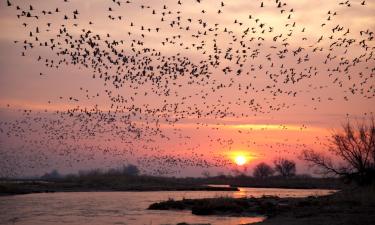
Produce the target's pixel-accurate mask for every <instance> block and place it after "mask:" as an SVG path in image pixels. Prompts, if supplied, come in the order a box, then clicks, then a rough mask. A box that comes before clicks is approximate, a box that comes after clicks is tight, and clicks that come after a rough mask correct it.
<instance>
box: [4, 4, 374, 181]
mask: <svg viewBox="0 0 375 225" xmlns="http://www.w3.org/2000/svg"><path fill="white" fill-rule="evenodd" d="M117 2H119V3H117ZM279 2H280V4H279ZM8 5H9V6H8ZM30 5H31V6H30ZM17 7H18V8H19V9H18V8H17ZM56 9H58V10H56ZM76 10H77V11H76ZM49 11H50V12H51V13H48V12H49ZM374 12H375V1H374V0H370V1H365V2H364V1H359V0H358V1H355V0H351V1H348V2H346V3H345V1H335V0H332V1H323V0H316V1H307V0H290V1H275V0H272V1H271V0H263V1H246V0H238V1H225V0H224V1H223V2H222V1H214V0H201V1H200V3H199V2H197V1H195V0H194V1H193V0H191V1H187V0H180V1H178V0H168V1H135V0H131V1H125V0H119V1H115V2H113V1H110V0H90V1H79V0H68V1H67V2H64V1H63V0H55V1H43V0H34V1H21V0H19V1H16V0H9V1H8V2H7V1H2V2H0V28H1V32H0V129H1V130H0V164H1V165H2V166H1V167H2V168H0V170H1V171H0V176H30V175H40V174H43V173H44V172H46V171H50V170H52V169H55V168H56V169H58V170H59V171H61V172H62V173H71V172H77V171H78V170H81V169H89V168H102V169H108V168H113V167H117V166H120V165H122V164H124V163H133V164H136V165H138V166H139V167H140V168H141V169H142V172H144V173H149V174H161V175H176V176H200V175H201V173H202V171H209V172H211V173H212V174H216V173H218V172H224V173H228V172H231V171H233V170H239V171H242V172H246V173H249V174H251V169H252V168H253V166H255V165H256V164H257V163H259V162H267V163H270V164H271V163H272V161H273V160H274V159H276V158H277V157H285V158H290V159H293V160H296V161H297V162H298V164H297V169H298V172H300V173H311V172H312V171H310V170H308V168H307V166H306V165H305V163H304V162H302V161H300V160H299V156H300V154H301V151H302V150H304V149H315V150H320V151H326V149H327V138H328V137H329V136H330V135H331V134H332V132H333V131H334V130H338V129H340V126H341V125H342V124H343V123H345V122H346V121H347V120H348V119H352V120H353V121H360V120H361V119H363V118H365V117H367V116H369V115H371V114H372V113H373V112H374V111H375V101H374V96H375V78H374V76H375V60H374V59H375V53H374V49H375V45H374V33H373V32H374V28H375V22H374V21H375V14H374ZM28 13H29V15H28ZM17 15H18V16H17ZM35 16H37V17H35ZM74 16H75V17H76V19H74ZM88 31H89V32H88ZM98 37H100V38H98ZM93 43H94V44H93ZM96 44H97V45H96ZM95 50H96V51H95ZM151 67H152V68H151ZM29 110H31V111H29ZM236 154H237V155H238V154H240V155H244V156H245V157H247V159H248V160H247V162H246V163H245V164H244V165H242V166H238V165H236V164H235V163H234V160H233V157H234V155H236Z"/></svg>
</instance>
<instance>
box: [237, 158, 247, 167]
mask: <svg viewBox="0 0 375 225" xmlns="http://www.w3.org/2000/svg"><path fill="white" fill-rule="evenodd" d="M234 162H235V163H236V164H237V165H239V166H243V165H245V164H246V162H247V158H246V156H244V155H237V156H236V157H235V158H234Z"/></svg>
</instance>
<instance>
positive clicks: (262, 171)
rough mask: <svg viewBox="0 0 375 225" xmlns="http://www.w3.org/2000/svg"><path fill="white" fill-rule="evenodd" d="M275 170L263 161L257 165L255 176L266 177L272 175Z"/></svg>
mask: <svg viewBox="0 0 375 225" xmlns="http://www.w3.org/2000/svg"><path fill="white" fill-rule="evenodd" d="M274 172H275V171H274V170H273V169H272V167H271V166H269V165H268V164H266V163H264V162H262V163H259V164H258V165H256V166H255V168H254V172H253V176H254V177H256V178H266V177H269V176H272V174H273V173H274Z"/></svg>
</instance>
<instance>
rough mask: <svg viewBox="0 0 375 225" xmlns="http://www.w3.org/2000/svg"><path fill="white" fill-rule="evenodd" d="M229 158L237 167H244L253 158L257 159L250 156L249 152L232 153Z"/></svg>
mask: <svg viewBox="0 0 375 225" xmlns="http://www.w3.org/2000/svg"><path fill="white" fill-rule="evenodd" d="M229 158H230V159H231V160H232V162H233V163H234V164H236V165H237V166H243V165H245V164H247V163H249V161H250V160H251V159H253V158H255V156H254V155H252V154H250V152H248V151H242V150H241V151H232V152H230V153H229Z"/></svg>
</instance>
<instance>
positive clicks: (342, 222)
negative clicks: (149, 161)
mask: <svg viewBox="0 0 375 225" xmlns="http://www.w3.org/2000/svg"><path fill="white" fill-rule="evenodd" d="M149 209H153V210H171V209H173V210H191V211H192V213H193V214H196V215H229V216H246V215H248V216H251V215H262V216H266V217H267V219H266V220H265V221H263V222H260V223H259V225H276V224H277V225H284V224H285V225H297V224H306V225H326V224H330V225H352V224H353V225H362V224H375V187H374V186H371V187H366V188H363V187H362V188H358V187H357V188H351V189H346V190H344V191H340V192H337V193H335V194H332V195H329V196H321V197H313V196H311V197H306V198H278V197H271V196H265V197H261V198H241V199H234V198H211V199H183V200H181V201H175V200H168V201H165V202H160V203H154V204H152V205H150V207H149Z"/></svg>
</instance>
